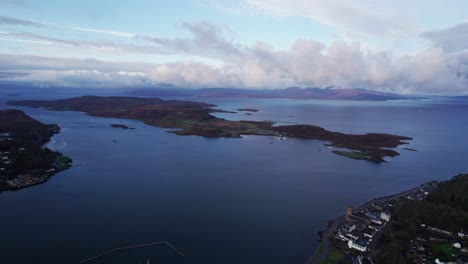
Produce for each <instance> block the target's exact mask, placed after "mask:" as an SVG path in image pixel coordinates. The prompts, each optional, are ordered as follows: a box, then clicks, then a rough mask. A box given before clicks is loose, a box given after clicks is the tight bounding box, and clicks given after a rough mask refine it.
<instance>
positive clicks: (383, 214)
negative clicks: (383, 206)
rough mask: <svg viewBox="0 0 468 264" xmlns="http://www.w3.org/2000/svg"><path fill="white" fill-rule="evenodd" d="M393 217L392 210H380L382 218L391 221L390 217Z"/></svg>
mask: <svg viewBox="0 0 468 264" xmlns="http://www.w3.org/2000/svg"><path fill="white" fill-rule="evenodd" d="M391 218H392V213H391V212H390V211H383V212H380V219H382V220H384V221H386V222H390V219H391Z"/></svg>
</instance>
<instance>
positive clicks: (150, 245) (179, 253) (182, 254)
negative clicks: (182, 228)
mask: <svg viewBox="0 0 468 264" xmlns="http://www.w3.org/2000/svg"><path fill="white" fill-rule="evenodd" d="M152 246H166V247H168V248H170V249H172V250H173V251H174V252H176V253H177V254H178V255H179V256H181V257H185V255H184V253H182V252H181V251H180V250H178V249H177V248H176V247H174V246H173V245H172V244H171V243H169V242H167V241H159V242H153V243H146V244H138V245H133V246H126V247H119V248H116V249H112V250H109V251H106V252H104V253H101V254H99V255H96V256H94V257H90V258H88V259H85V260H83V261H81V262H80V264H84V263H89V262H91V261H94V260H96V259H100V258H102V257H105V256H107V255H110V254H113V253H115V252H118V251H124V250H129V249H135V248H143V247H152Z"/></svg>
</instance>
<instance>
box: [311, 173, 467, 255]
mask: <svg viewBox="0 0 468 264" xmlns="http://www.w3.org/2000/svg"><path fill="white" fill-rule="evenodd" d="M467 190H468V174H460V175H457V176H455V177H453V178H452V179H451V180H448V181H444V182H437V181H431V182H427V183H425V184H422V185H420V186H418V187H416V188H413V189H411V190H408V191H404V192H402V193H399V194H395V195H390V196H387V197H381V198H376V199H373V200H371V201H369V202H367V203H365V204H363V205H361V206H359V207H358V208H353V207H351V206H349V207H347V208H346V211H345V214H344V215H343V216H340V217H339V218H337V219H336V220H333V221H330V223H329V227H328V229H327V230H325V231H324V232H321V234H322V241H321V244H320V246H319V248H318V249H317V251H316V252H315V254H314V255H313V256H312V257H311V258H310V259H309V261H308V262H307V263H309V264H314V263H317V264H319V263H381V264H386V263H388V264H393V263H466V262H467V261H468V230H467V228H468V191H467Z"/></svg>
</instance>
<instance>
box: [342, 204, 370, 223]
mask: <svg viewBox="0 0 468 264" xmlns="http://www.w3.org/2000/svg"><path fill="white" fill-rule="evenodd" d="M345 219H346V222H358V223H365V224H366V225H368V224H370V223H371V221H370V219H369V218H368V217H367V216H365V215H362V214H359V213H358V214H356V213H354V212H353V207H352V206H348V207H347V208H346V215H345Z"/></svg>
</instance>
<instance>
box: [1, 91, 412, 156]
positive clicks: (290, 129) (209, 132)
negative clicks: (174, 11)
mask: <svg viewBox="0 0 468 264" xmlns="http://www.w3.org/2000/svg"><path fill="white" fill-rule="evenodd" d="M9 104H10V105H13V106H28V107H37V108H45V109H48V110H53V111H81V112H85V113H87V114H89V115H91V116H98V117H112V118H122V119H134V120H140V121H143V122H144V123H145V124H148V125H151V126H157V127H162V128H175V129H177V130H172V131H169V132H170V133H174V134H176V135H183V136H189V135H197V136H203V137H231V138H239V137H241V136H243V135H261V136H272V137H278V138H282V139H284V138H288V137H291V138H299V139H318V140H323V141H328V142H330V143H329V144H328V145H329V146H330V147H332V146H333V147H337V148H343V149H351V150H353V151H355V153H352V155H344V156H346V157H351V158H352V157H354V156H359V157H365V158H363V159H365V160H368V161H373V162H376V163H380V162H384V161H385V160H384V157H394V156H397V155H399V153H398V152H396V151H395V150H392V149H390V148H396V147H398V146H399V145H402V144H408V143H407V142H404V140H411V139H412V138H410V137H404V136H398V135H390V134H385V133H368V134H362V135H355V134H345V133H340V132H334V131H328V130H326V129H324V128H322V127H319V126H314V125H285V126H275V124H274V123H273V122H267V121H232V120H226V119H223V118H218V117H215V116H214V115H212V114H211V113H216V112H224V113H230V112H228V111H224V110H220V109H216V108H214V107H216V106H215V105H213V104H207V103H202V102H192V101H177V100H162V99H159V98H138V97H125V96H110V97H101V96H81V97H75V98H69V99H61V100H48V101H47V100H45V101H37V100H27V101H11V102H9ZM336 154H340V155H343V153H336Z"/></svg>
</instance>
